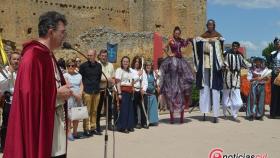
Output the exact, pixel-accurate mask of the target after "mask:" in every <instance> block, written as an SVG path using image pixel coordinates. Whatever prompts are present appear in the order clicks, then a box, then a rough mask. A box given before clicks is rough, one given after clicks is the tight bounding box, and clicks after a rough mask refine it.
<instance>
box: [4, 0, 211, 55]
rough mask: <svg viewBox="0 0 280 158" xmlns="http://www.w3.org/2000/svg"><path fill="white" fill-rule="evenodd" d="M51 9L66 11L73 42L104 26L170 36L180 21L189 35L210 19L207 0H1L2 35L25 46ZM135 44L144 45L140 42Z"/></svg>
mask: <svg viewBox="0 0 280 158" xmlns="http://www.w3.org/2000/svg"><path fill="white" fill-rule="evenodd" d="M50 10H55V11H59V12H61V13H63V14H65V15H66V17H67V19H68V22H69V25H68V26H67V41H70V42H72V43H73V42H76V41H77V39H79V36H80V35H82V34H85V33H86V32H88V31H89V30H92V29H94V28H100V27H106V28H111V29H113V30H114V31H115V32H120V33H122V32H123V33H126V32H132V33H133V32H134V33H137V32H138V33H140V32H151V33H152V32H154V31H158V32H160V33H161V34H162V35H164V36H165V37H168V36H170V35H171V34H172V31H173V29H174V27H175V26H177V25H178V26H180V27H181V29H182V37H183V38H187V37H193V36H196V35H199V34H201V33H202V32H203V31H204V29H205V21H206V0H80V1H78V0H1V5H0V32H2V33H1V35H2V36H3V38H4V39H8V40H11V41H15V42H16V43H17V46H21V44H22V43H23V42H24V41H26V40H27V39H30V38H36V37H37V34H38V33H37V31H38V30H37V24H38V18H39V15H41V14H42V13H43V12H46V11H50ZM136 38H140V39H139V40H141V38H142V37H141V36H139V37H136ZM104 39H105V38H104ZM96 40H97V39H96ZM106 40H107V39H106ZM130 40H135V39H133V38H132V39H130ZM106 42H107V41H103V42H102V43H106ZM150 42H151V43H149V45H151V44H152V41H150ZM134 44H135V45H133V47H136V48H137V49H140V48H138V47H140V46H139V43H134ZM122 47H130V46H125V45H124V46H122ZM188 49H189V48H188ZM127 50H130V48H127ZM184 51H185V50H184ZM132 53H135V51H132Z"/></svg>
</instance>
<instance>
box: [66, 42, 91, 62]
mask: <svg viewBox="0 0 280 158" xmlns="http://www.w3.org/2000/svg"><path fill="white" fill-rule="evenodd" d="M62 48H63V49H71V50H74V51H76V52H77V53H79V54H80V55H82V56H83V57H84V58H86V59H87V60H89V59H88V57H87V56H86V55H85V54H84V53H82V52H80V51H79V50H77V49H75V48H73V47H72V45H71V44H70V43H68V42H63V44H62Z"/></svg>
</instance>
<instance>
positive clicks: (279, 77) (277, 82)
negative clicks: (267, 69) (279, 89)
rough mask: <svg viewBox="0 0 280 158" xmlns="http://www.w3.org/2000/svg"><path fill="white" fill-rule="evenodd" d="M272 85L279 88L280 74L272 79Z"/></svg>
mask: <svg viewBox="0 0 280 158" xmlns="http://www.w3.org/2000/svg"><path fill="white" fill-rule="evenodd" d="M273 83H274V84H275V85H277V86H280V73H279V74H278V76H277V77H276V78H275V79H274V81H273Z"/></svg>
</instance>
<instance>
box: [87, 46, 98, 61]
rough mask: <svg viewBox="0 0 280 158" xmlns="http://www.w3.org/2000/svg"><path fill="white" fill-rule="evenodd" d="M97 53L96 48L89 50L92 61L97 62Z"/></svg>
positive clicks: (88, 54) (89, 57) (88, 53)
mask: <svg viewBox="0 0 280 158" xmlns="http://www.w3.org/2000/svg"><path fill="white" fill-rule="evenodd" d="M96 54H97V52H96V50H94V49H90V50H88V52H87V56H88V59H89V60H90V61H91V62H95V59H96Z"/></svg>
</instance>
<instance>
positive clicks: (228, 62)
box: [222, 42, 251, 123]
mask: <svg viewBox="0 0 280 158" xmlns="http://www.w3.org/2000/svg"><path fill="white" fill-rule="evenodd" d="M239 47H240V43H239V42H233V43H232V49H230V50H228V51H227V52H226V53H225V56H224V71H223V79H224V89H223V100H222V104H223V113H224V116H225V117H226V109H227V108H228V107H230V109H231V114H232V116H233V120H234V121H235V122H238V123H239V122H240V120H239V119H237V116H238V111H239V109H240V107H241V106H242V104H243V102H242V99H241V94H240V76H241V74H240V73H241V68H248V67H251V63H249V62H248V61H246V60H245V59H244V57H243V55H242V53H241V52H239V51H238V49H239Z"/></svg>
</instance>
